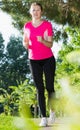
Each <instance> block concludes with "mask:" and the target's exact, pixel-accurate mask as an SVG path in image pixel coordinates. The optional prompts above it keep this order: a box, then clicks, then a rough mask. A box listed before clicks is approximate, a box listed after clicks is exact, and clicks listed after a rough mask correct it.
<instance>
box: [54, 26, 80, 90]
mask: <svg viewBox="0 0 80 130" xmlns="http://www.w3.org/2000/svg"><path fill="white" fill-rule="evenodd" d="M66 31H67V33H68V35H69V37H70V39H71V40H70V41H69V42H68V43H67V44H64V45H63V46H62V49H61V51H60V52H59V56H58V59H57V68H58V69H57V72H56V73H57V81H58V79H61V77H65V76H67V77H68V78H69V79H70V83H71V87H72V90H73V91H74V92H77V93H78V92H80V87H79V86H80V83H79V81H80V62H79V61H80V57H79V55H80V45H79V44H80V43H79V41H80V29H79V28H70V27H68V28H67V29H66ZM77 58H78V59H77ZM57 83H58V82H57Z"/></svg>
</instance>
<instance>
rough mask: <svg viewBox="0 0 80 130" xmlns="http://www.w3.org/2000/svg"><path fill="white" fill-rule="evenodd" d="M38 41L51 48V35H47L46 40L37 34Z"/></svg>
mask: <svg viewBox="0 0 80 130" xmlns="http://www.w3.org/2000/svg"><path fill="white" fill-rule="evenodd" d="M38 41H39V42H41V43H43V44H44V45H45V46H47V47H49V48H51V47H52V46H53V37H52V36H48V37H47V40H45V39H43V38H42V37H41V36H38Z"/></svg>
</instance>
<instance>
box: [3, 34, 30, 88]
mask: <svg viewBox="0 0 80 130" xmlns="http://www.w3.org/2000/svg"><path fill="white" fill-rule="evenodd" d="M5 57H6V58H5V61H4V62H3V63H2V66H1V69H0V71H1V73H0V80H1V81H2V85H1V86H2V87H5V88H8V86H11V85H13V86H18V85H19V84H20V83H21V82H24V80H25V79H26V75H27V74H28V73H29V65H28V60H27V51H26V50H25V49H24V47H23V45H22V38H21V37H15V36H11V37H10V41H9V42H8V45H7V48H6V52H5Z"/></svg>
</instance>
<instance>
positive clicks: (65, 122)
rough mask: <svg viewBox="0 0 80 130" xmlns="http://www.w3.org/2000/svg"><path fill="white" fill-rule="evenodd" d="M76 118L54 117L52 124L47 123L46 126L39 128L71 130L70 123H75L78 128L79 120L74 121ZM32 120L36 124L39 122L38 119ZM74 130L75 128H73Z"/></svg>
mask: <svg viewBox="0 0 80 130" xmlns="http://www.w3.org/2000/svg"><path fill="white" fill-rule="evenodd" d="M76 121H77V120H76V119H73V118H71V117H63V118H56V119H55V122H54V124H53V125H50V124H49V125H48V126H47V127H39V130H72V129H71V128H70V127H71V125H74V123H75V124H77V123H78V124H77V125H78V127H79V128H80V123H79V122H80V121H79V122H76ZM34 122H36V123H37V124H39V123H40V119H34ZM74 130H76V129H74Z"/></svg>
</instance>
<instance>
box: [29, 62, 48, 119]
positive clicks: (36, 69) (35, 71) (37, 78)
mask: <svg viewBox="0 0 80 130" xmlns="http://www.w3.org/2000/svg"><path fill="white" fill-rule="evenodd" d="M30 68H31V72H32V76H33V80H34V83H35V86H36V88H37V92H38V102H39V107H40V110H41V114H42V116H43V117H46V103H45V96H44V84H43V66H41V65H40V64H39V62H38V61H34V60H30Z"/></svg>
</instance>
